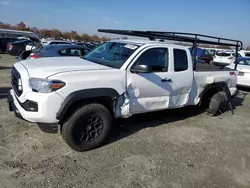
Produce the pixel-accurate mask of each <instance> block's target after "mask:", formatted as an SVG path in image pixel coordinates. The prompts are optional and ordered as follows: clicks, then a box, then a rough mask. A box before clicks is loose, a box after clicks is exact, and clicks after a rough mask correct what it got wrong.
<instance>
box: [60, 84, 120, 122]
mask: <svg viewBox="0 0 250 188" xmlns="http://www.w3.org/2000/svg"><path fill="white" fill-rule="evenodd" d="M119 96H120V95H119V93H118V92H117V91H116V90H115V89H113V88H95V89H84V90H78V91H74V92H72V93H70V94H69V95H68V96H67V97H66V98H65V100H64V101H63V103H62V104H61V107H60V109H59V111H58V112H57V114H56V118H57V119H58V120H59V123H60V122H62V120H63V119H65V117H66V116H67V114H68V113H69V111H71V109H72V106H74V105H76V106H79V105H81V104H83V103H91V102H99V103H101V104H104V105H105V106H106V107H107V108H108V109H109V110H110V111H112V110H113V104H114V102H115V101H116V99H117V98H118V97H119Z"/></svg>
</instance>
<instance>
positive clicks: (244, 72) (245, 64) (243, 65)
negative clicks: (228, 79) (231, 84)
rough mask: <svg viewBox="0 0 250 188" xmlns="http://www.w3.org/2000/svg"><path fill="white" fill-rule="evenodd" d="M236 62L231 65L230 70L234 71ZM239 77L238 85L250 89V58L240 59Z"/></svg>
mask: <svg viewBox="0 0 250 188" xmlns="http://www.w3.org/2000/svg"><path fill="white" fill-rule="evenodd" d="M235 63H236V61H235V62H233V63H231V64H230V65H229V66H227V67H229V68H231V69H234V66H235ZM237 70H238V77H237V85H238V86H243V87H250V57H249V58H246V57H240V58H239V59H238V65H237Z"/></svg>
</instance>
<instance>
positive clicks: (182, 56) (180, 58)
mask: <svg viewBox="0 0 250 188" xmlns="http://www.w3.org/2000/svg"><path fill="white" fill-rule="evenodd" d="M187 69H188V59H187V52H186V51H185V50H181V49H174V71H175V72H180V71H185V70H187Z"/></svg>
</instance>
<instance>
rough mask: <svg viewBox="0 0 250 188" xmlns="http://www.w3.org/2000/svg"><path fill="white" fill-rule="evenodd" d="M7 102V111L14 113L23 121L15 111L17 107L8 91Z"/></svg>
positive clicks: (18, 112)
mask: <svg viewBox="0 0 250 188" xmlns="http://www.w3.org/2000/svg"><path fill="white" fill-rule="evenodd" d="M7 102H8V106H9V111H11V112H14V114H15V116H16V117H18V118H20V119H23V120H24V118H23V116H22V115H21V113H20V111H19V110H18V109H17V107H16V105H15V103H14V99H13V97H12V95H11V94H10V91H9V92H8V96H7Z"/></svg>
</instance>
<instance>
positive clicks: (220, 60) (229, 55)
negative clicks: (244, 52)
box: [214, 50, 242, 66]
mask: <svg viewBox="0 0 250 188" xmlns="http://www.w3.org/2000/svg"><path fill="white" fill-rule="evenodd" d="M235 57H236V53H235V51H234V50H231V51H228V50H218V51H216V53H215V56H214V64H216V65H221V66H228V65H230V64H232V63H233V62H234V61H235ZM238 57H242V56H241V54H240V53H238Z"/></svg>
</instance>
